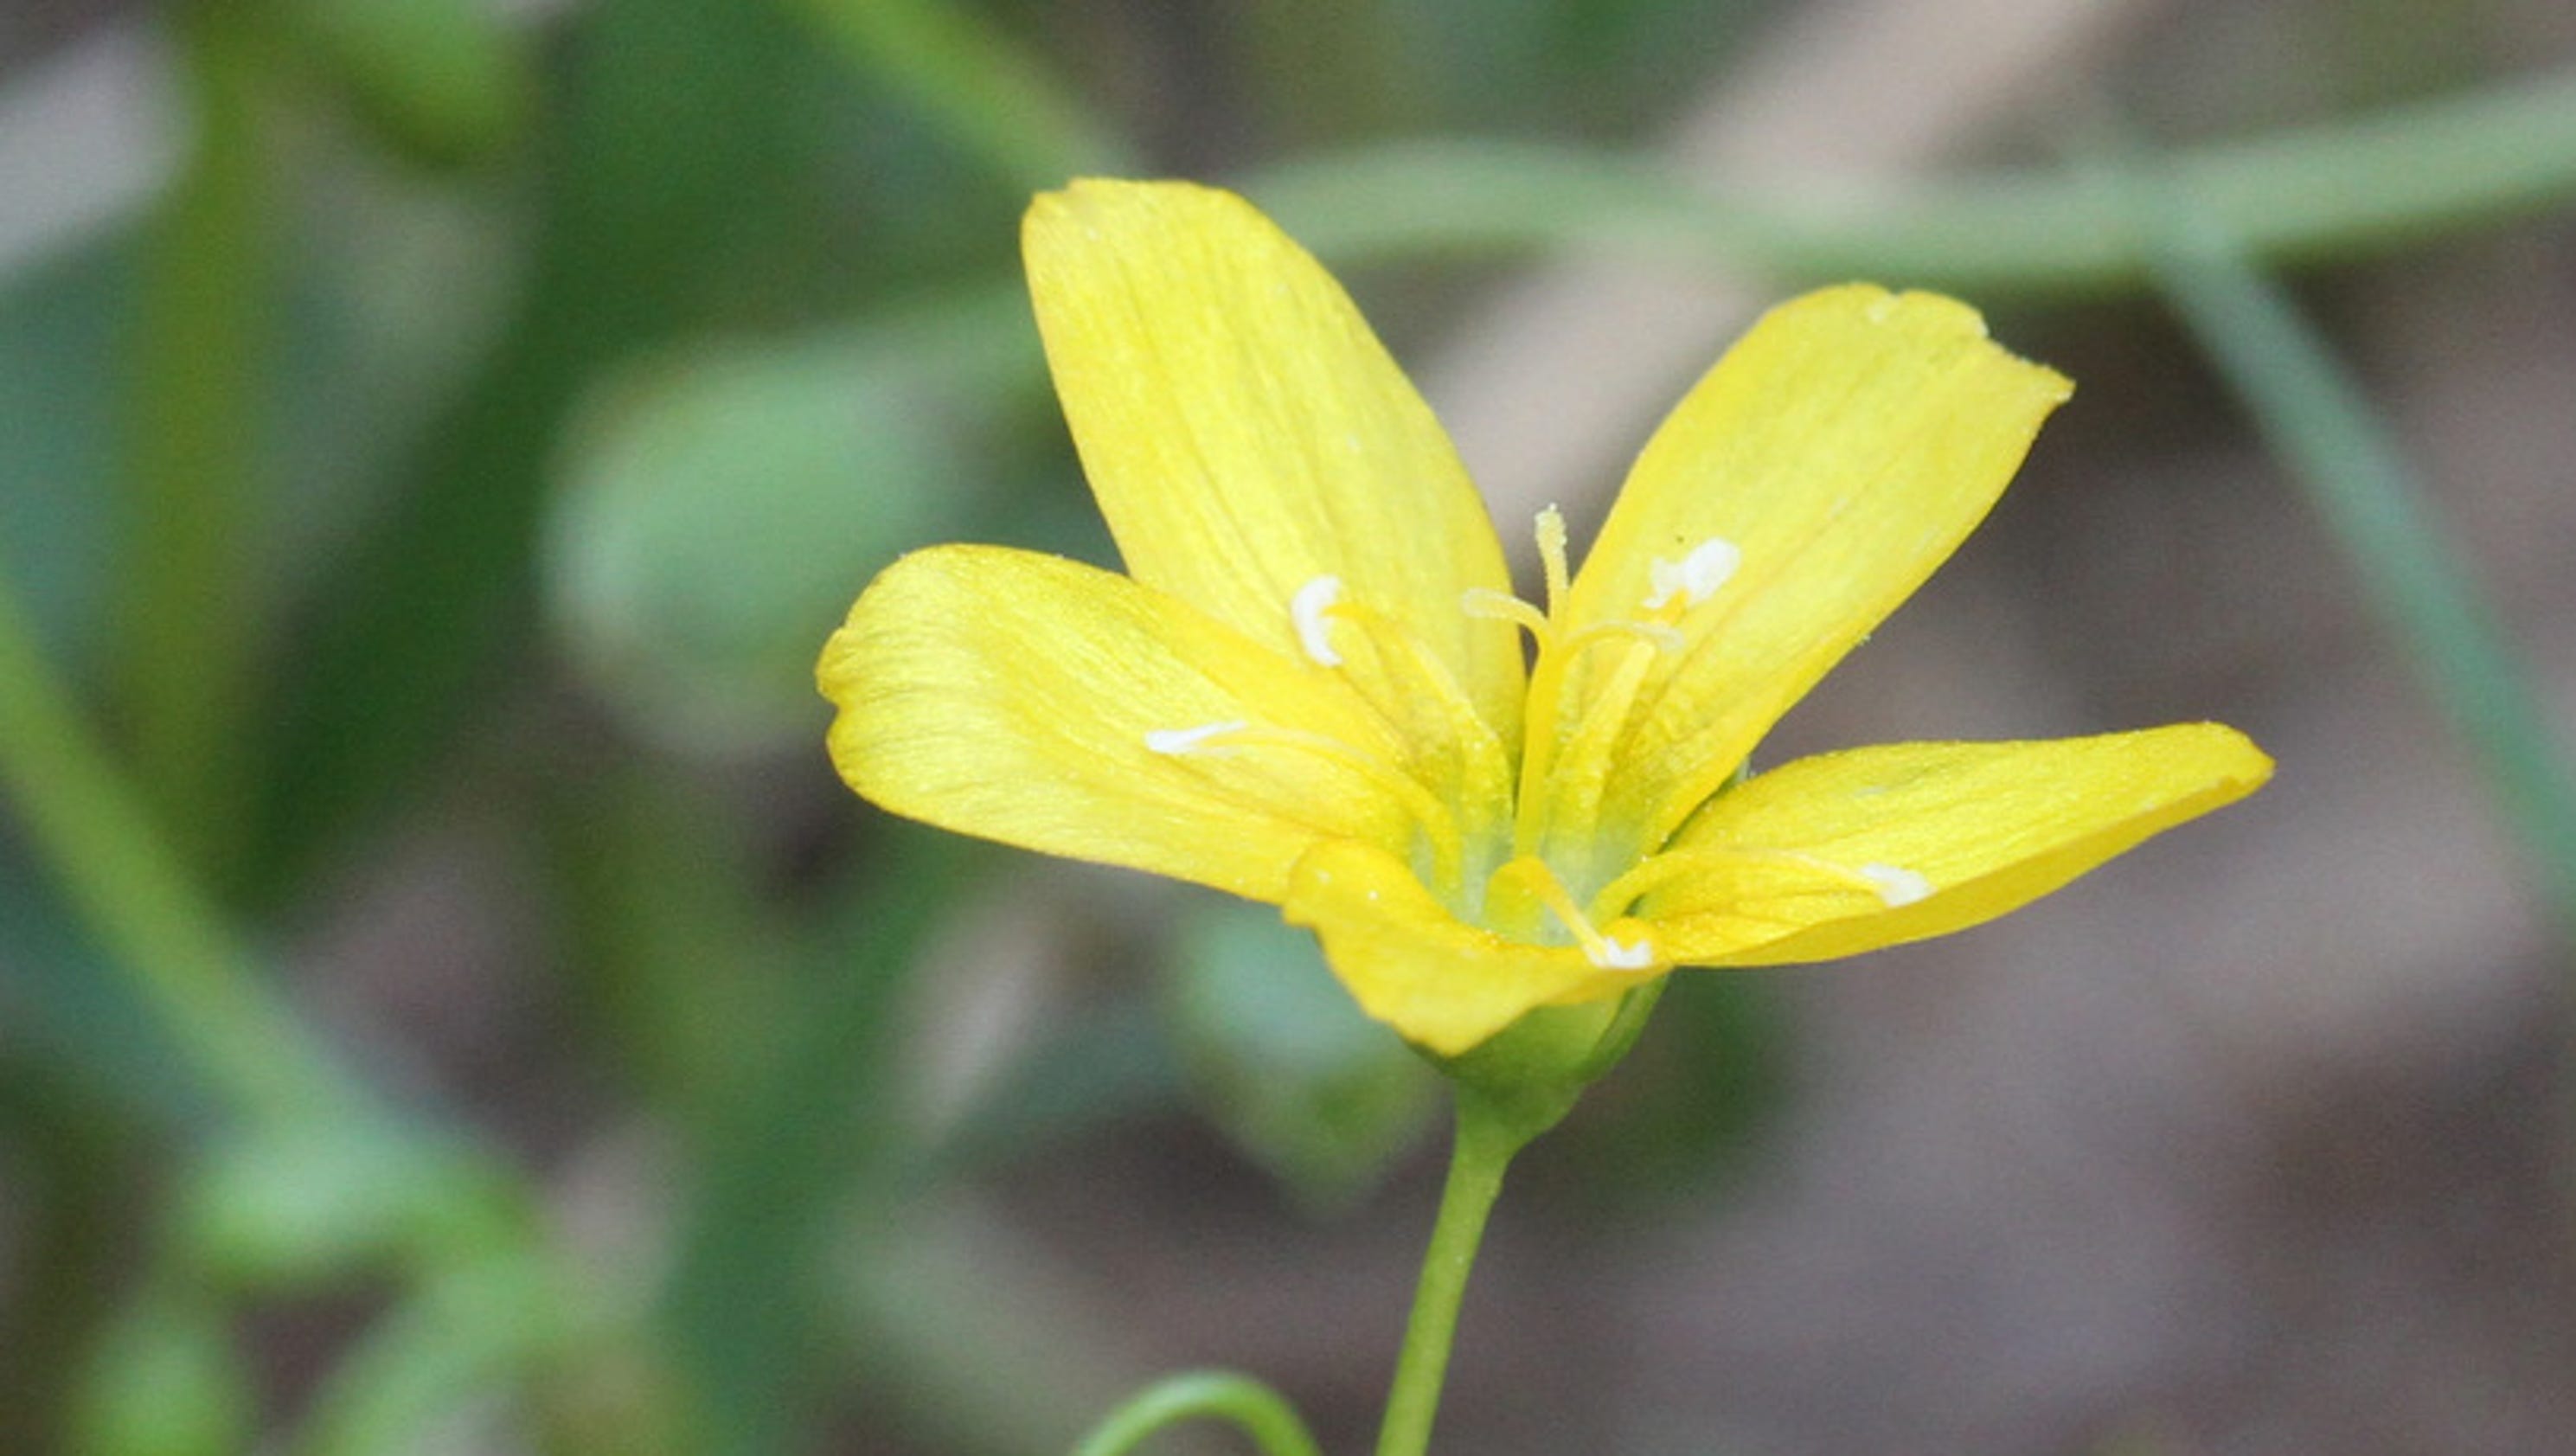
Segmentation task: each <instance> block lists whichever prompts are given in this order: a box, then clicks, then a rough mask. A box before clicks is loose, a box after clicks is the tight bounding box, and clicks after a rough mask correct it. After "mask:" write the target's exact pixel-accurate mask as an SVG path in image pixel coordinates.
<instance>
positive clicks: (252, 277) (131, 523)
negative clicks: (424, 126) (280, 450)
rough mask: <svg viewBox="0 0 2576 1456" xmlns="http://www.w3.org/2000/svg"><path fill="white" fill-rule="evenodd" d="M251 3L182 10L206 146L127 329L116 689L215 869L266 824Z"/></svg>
mask: <svg viewBox="0 0 2576 1456" xmlns="http://www.w3.org/2000/svg"><path fill="white" fill-rule="evenodd" d="M244 13H245V12H244V10H243V7H239V6H232V5H221V4H183V5H180V6H178V7H176V9H175V12H174V14H173V27H172V29H173V34H174V36H175V38H176V39H177V41H178V45H177V47H176V49H177V54H178V63H179V64H178V80H179V92H180V95H181V96H182V98H183V99H184V101H185V104H186V116H187V120H188V122H189V126H190V132H189V143H190V150H189V153H188V156H187V160H186V161H185V162H184V163H183V164H182V167H181V170H180V173H179V176H178V179H177V181H176V182H175V184H174V185H173V186H172V188H171V191H170V193H169V194H168V196H167V197H166V198H164V200H163V202H162V208H161V213H160V215H159V216H158V217H157V218H156V219H155V220H154V222H153V225H152V227H151V228H150V230H149V232H148V234H147V238H146V241H145V245H144V255H143V263H142V270H141V272H142V279H141V303H140V308H139V310H138V317H137V318H136V319H135V320H134V321H133V326H132V329H131V333H130V336H129V338H128V339H127V344H128V350H129V357H130V358H131V359H132V361H133V362H132V364H131V366H130V367H131V370H132V374H131V388H130V390H129V392H128V396H127V398H126V401H125V408H126V412H127V413H126V431H127V437H126V450H125V454H126V461H125V466H126V479H125V489H126V499H125V501H124V513H123V522H124V527H125V531H126V550H125V555H124V562H123V565H124V569H123V570H122V571H121V572H120V573H119V577H120V580H122V581H123V582H125V583H126V584H127V593H128V594H127V596H126V598H125V599H124V601H123V602H121V603H120V604H119V605H120V607H121V610H122V619H121V621H120V622H119V626H120V628H121V630H122V640H121V644H120V646H121V649H122V650H121V657H120V661H119V662H118V664H117V666H118V669H119V673H118V681H117V687H118V690H119V696H120V703H121V705H122V707H123V709H124V711H125V714H126V718H127V722H128V727H129V732H130V734H131V741H132V744H133V754H134V763H135V771H136V776H137V779H138V781H139V784H140V786H141V787H142V788H143V789H144V791H145V792H146V794H147V795H148V796H149V798H150V800H151V802H152V804H153V806H154V807H155V809H156V810H157V812H158V816H159V818H160V821H161V823H162V825H163V826H164V828H165V832H167V833H168V834H170V835H171V836H172V837H173V838H174V840H175V841H176V843H177V844H178V846H179V847H180V849H181V851H182V853H183V856H184V857H185V858H186V860H187V861H188V862H189V863H190V864H191V865H192V866H193V867H194V869H195V871H196V873H197V875H198V876H200V877H201V878H202V877H203V876H205V875H207V874H209V873H224V872H226V871H227V870H228V869H229V868H230V867H232V866H234V865H235V864H236V863H237V859H236V855H235V851H236V849H237V848H238V842H239V838H240V831H241V829H242V827H243V826H244V825H246V824H247V823H249V822H250V815H249V812H248V810H249V803H250V800H249V794H250V789H251V779H250V775H249V772H248V768H247V765H248V764H249V762H250V757H249V755H248V754H246V753H245V752H244V749H243V744H242V741H241V728H242V723H243V719H244V715H245V711H246V709H247V707H248V705H249V701H250V699H249V692H250V681H251V679H250V667H251V656H252V652H253V649H254V647H255V645H256V643H257V638H258V633H257V625H258V620H259V613H258V612H257V610H256V603H255V600H254V597H255V594H254V592H253V590H252V583H253V579H254V576H253V568H254V567H255V566H256V564H257V562H256V557H255V554H254V553H253V552H252V551H251V550H250V549H249V543H250V537H251V532H252V528H253V526H254V524H255V522H256V518H257V515H258V509H259V485H260V482H261V479H262V472H261V469H260V462H259V459H258V456H259V451H260V434H261V430H260V425H261V401H262V398H263V395H264V390H263V381H264V380H265V378H266V373H267V371H266V369H265V367H264V366H265V358H266V354H267V343H268V340H267V334H268V326H269V322H270V319H269V316H268V315H269V311H270V308H271V305H272V302H273V300H272V297H271V295H272V292H273V290H272V289H271V288H270V286H269V284H270V279H269V264H268V259H269V258H270V256H271V254H272V248H271V247H270V245H269V242H268V240H267V237H266V234H267V232H268V229H269V217H268V214H269V213H270V211H271V210H272V208H271V199H270V197H269V191H270V189H269V186H268V179H267V177H266V176H265V175H264V172H265V169H266V159H265V157H264V156H263V155H262V147H261V139H260V125H259V109H260V99H261V98H260V94H259V93H260V90H261V87H260V80H261V77H260V75H259V63H258V57H257V55H256V54H255V45H254V40H255V38H254V37H251V36H248V35H246V34H244V33H243V19H242V17H243V15H244Z"/></svg>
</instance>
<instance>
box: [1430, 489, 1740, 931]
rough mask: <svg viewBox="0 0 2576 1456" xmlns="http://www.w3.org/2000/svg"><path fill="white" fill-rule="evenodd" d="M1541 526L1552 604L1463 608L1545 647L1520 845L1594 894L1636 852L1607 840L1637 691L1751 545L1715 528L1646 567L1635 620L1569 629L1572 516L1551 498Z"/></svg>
mask: <svg viewBox="0 0 2576 1456" xmlns="http://www.w3.org/2000/svg"><path fill="white" fill-rule="evenodd" d="M1537 530H1538V551H1539V562H1540V566H1541V569H1542V571H1543V573H1544V575H1545V579H1546V587H1547V606H1546V609H1545V610H1543V611H1542V610H1540V609H1539V608H1537V607H1533V606H1531V605H1530V604H1529V603H1527V602H1524V601H1520V600H1518V599H1516V598H1511V597H1504V596H1501V595H1500V594H1498V593H1493V592H1470V593H1468V595H1467V598H1466V600H1465V602H1464V603H1463V604H1462V605H1463V606H1464V608H1465V610H1466V611H1467V612H1469V613H1470V614H1472V615H1475V616H1481V617H1489V618H1495V619H1499V620H1503V621H1509V622H1513V623H1516V624H1518V625H1519V626H1520V627H1522V628H1523V629H1525V630H1526V631H1528V632H1529V634H1530V638H1531V640H1532V642H1533V643H1534V644H1535V646H1536V655H1535V660H1534V661H1533V662H1532V664H1531V667H1530V682H1529V701H1528V711H1527V715H1526V721H1527V728H1526V734H1527V742H1526V746H1525V747H1524V749H1523V750H1522V755H1521V771H1520V785H1519V793H1518V796H1517V803H1516V810H1515V813H1514V816H1513V830H1512V852H1513V854H1514V855H1516V856H1520V855H1534V856H1537V857H1538V858H1540V859H1543V860H1545V861H1546V862H1547V863H1548V864H1550V865H1552V866H1554V867H1555V868H1556V870H1557V871H1558V872H1559V873H1561V874H1563V875H1564V876H1565V877H1566V878H1567V880H1568V881H1569V882H1570V883H1572V884H1573V885H1575V886H1577V887H1578V888H1579V889H1586V890H1588V889H1590V888H1592V887H1597V886H1599V885H1600V884H1601V883H1602V882H1603V881H1604V880H1606V879H1609V878H1611V877H1613V876H1615V875H1616V874H1617V873H1618V872H1619V871H1620V870H1622V869H1624V868H1626V861H1627V860H1628V859H1629V858H1630V857H1631V856H1632V855H1633V854H1634V853H1635V852H1636V849H1637V848H1638V847H1637V846H1633V845H1626V844H1619V845H1609V844H1605V842H1604V841H1605V836H1604V834H1603V832H1602V831H1603V825H1602V824H1601V822H1600V819H1601V804H1602V799H1603V795H1604V794H1605V792H1606V791H1607V789H1608V787H1609V784H1610V781H1611V778H1612V775H1613V773H1614V771H1615V770H1616V768H1617V767H1618V763H1619V754H1618V749H1619V746H1620V743H1621V741H1622V740H1623V739H1624V738H1625V736H1626V732H1627V728H1628V723H1629V719H1630V717H1631V715H1632V714H1633V713H1634V712H1635V710H1636V706H1637V703H1638V700H1639V697H1640V695H1641V693H1642V691H1643V690H1644V688H1645V687H1646V686H1647V684H1648V683H1649V682H1650V681H1651V680H1653V679H1654V678H1656V677H1657V676H1658V675H1659V674H1658V669H1659V668H1661V667H1664V666H1668V665H1669V664H1668V662H1667V660H1666V657H1665V655H1666V654H1668V653H1672V652H1676V651H1679V650H1680V649H1681V647H1682V645H1683V643H1684V641H1685V640H1686V639H1685V638H1684V636H1683V634H1682V632H1681V630H1680V625H1679V624H1680V623H1681V621H1682V619H1683V617H1684V616H1685V615H1686V614H1687V613H1688V612H1690V611H1691V610H1692V609H1693V608H1695V607H1697V606H1699V605H1700V604H1701V603H1703V602H1705V601H1707V600H1708V599H1709V598H1710V597H1712V596H1714V595H1716V593H1717V592H1718V590H1719V589H1720V588H1722V587H1724V586H1725V585H1726V583H1727V580H1728V579H1729V578H1730V577H1732V576H1733V575H1734V574H1735V569H1736V567H1737V565H1738V564H1740V562H1741V561H1742V553H1741V552H1740V551H1739V550H1738V549H1737V548H1736V546H1735V544H1734V543H1733V542H1730V541H1726V540H1723V539H1720V538H1718V537H1714V536H1712V537H1710V538H1708V539H1707V540H1704V541H1702V542H1700V543H1699V544H1698V545H1697V546H1694V547H1693V548H1692V549H1691V550H1690V551H1689V552H1688V553H1687V554H1685V555H1684V556H1683V557H1682V559H1681V560H1680V561H1678V562H1676V561H1669V560H1666V559H1664V558H1661V557H1658V558H1656V559H1655V560H1654V561H1652V562H1651V563H1649V565H1648V568H1647V576H1648V592H1647V594H1646V596H1645V597H1644V598H1643V599H1642V600H1640V601H1639V602H1638V604H1637V615H1636V616H1634V617H1626V618H1616V619H1612V620H1607V621H1600V622H1592V623H1588V624H1586V625H1583V626H1581V627H1576V628H1573V629H1571V630H1568V628H1567V627H1566V625H1565V616H1566V598H1567V596H1568V594H1569V592H1570V590H1571V587H1570V573H1569V572H1568V570H1567V568H1566V549H1565V548H1566V531H1565V517H1564V516H1563V515H1562V514H1560V513H1559V512H1558V511H1557V509H1556V508H1555V507H1554V506H1550V507H1548V508H1547V509H1546V510H1544V511H1541V512H1540V513H1539V517H1538V527H1537Z"/></svg>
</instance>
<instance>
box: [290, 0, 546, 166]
mask: <svg viewBox="0 0 2576 1456" xmlns="http://www.w3.org/2000/svg"><path fill="white" fill-rule="evenodd" d="M284 14H285V18H286V20H287V22H288V24H289V26H290V28H291V31H292V33H293V34H294V36H295V38H296V39H297V40H299V41H301V42H303V44H304V46H305V48H306V50H307V52H308V54H309V56H310V58H311V60H312V62H313V63H314V64H315V66H316V67H317V68H318V69H319V70H320V71H321V72H322V73H323V75H324V76H326V77H327V78H328V79H329V80H331V81H332V82H333V83H335V84H336V85H337V86H338V87H339V88H340V90H341V91H342V92H343V93H344V94H345V95H346V96H347V97H348V99H349V101H350V102H351V104H352V105H354V106H355V107H356V109H357V111H358V114H359V115H360V116H362V117H364V118H365V119H366V120H367V121H368V122H369V123H370V124H371V125H372V126H373V127H374V128H375V129H376V131H377V133H378V134H379V135H380V136H382V137H383V138H384V139H385V141H386V142H388V143H389V144H391V145H392V146H393V147H395V148H396V149H398V150H400V151H402V152H404V153H405V154H407V155H409V156H410V157H412V158H413V159H414V160H417V161H420V162H424V163H427V164H430V165H433V166H451V165H455V164H457V163H461V162H468V161H472V160H475V159H477V158H481V157H486V156H489V155H491V154H492V153H494V152H497V151H499V150H501V149H502V148H503V147H505V146H507V145H508V144H510V143H511V142H513V141H515V140H517V139H518V137H519V136H520V134H521V133H522V132H523V131H525V129H526V126H527V120H528V111H529V107H530V104H531V102H532V101H533V99H534V97H535V94H536V78H535V75H534V73H533V70H532V68H531V66H530V62H529V59H528V55H527V47H526V43H525V41H524V40H523V39H522V38H521V36H520V35H519V34H518V33H517V32H515V31H513V30H512V29H511V28H510V27H509V26H508V25H506V24H504V23H503V21H502V16H501V10H500V7H499V6H497V5H495V4H492V3H489V0H295V3H293V4H291V5H289V6H287V7H286V8H285V11H284Z"/></svg>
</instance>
